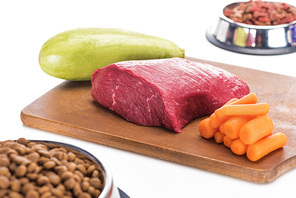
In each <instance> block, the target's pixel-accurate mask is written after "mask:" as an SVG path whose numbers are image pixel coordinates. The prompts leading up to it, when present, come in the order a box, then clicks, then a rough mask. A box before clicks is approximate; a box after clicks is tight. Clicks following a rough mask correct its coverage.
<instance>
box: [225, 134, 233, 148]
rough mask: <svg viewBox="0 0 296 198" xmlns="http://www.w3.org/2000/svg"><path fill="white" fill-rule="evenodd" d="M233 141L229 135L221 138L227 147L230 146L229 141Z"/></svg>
mask: <svg viewBox="0 0 296 198" xmlns="http://www.w3.org/2000/svg"><path fill="white" fill-rule="evenodd" d="M232 142H233V139H230V138H229V137H227V136H226V135H225V136H224V138H223V143H224V145H225V146H226V147H227V148H230V147H231V143H232Z"/></svg>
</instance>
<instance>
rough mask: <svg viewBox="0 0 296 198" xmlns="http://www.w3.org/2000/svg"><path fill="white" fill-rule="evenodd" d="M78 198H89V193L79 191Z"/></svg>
mask: <svg viewBox="0 0 296 198" xmlns="http://www.w3.org/2000/svg"><path fill="white" fill-rule="evenodd" d="M78 198H91V196H90V194H88V193H85V192H84V193H81V194H80V195H79V197H78Z"/></svg>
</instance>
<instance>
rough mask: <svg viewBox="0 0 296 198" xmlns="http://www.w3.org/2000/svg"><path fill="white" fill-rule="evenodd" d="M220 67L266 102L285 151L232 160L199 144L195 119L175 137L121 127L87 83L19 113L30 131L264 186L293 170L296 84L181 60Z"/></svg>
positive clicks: (56, 91) (57, 91) (65, 87)
mask: <svg viewBox="0 0 296 198" xmlns="http://www.w3.org/2000/svg"><path fill="white" fill-rule="evenodd" d="M187 59H190V60H193V61H200V62H206V63H210V64H212V65H214V66H217V67H221V68H223V69H225V70H228V71H230V72H231V73H233V74H235V75H237V76H238V77H239V78H241V79H243V80H244V81H245V82H247V83H248V85H249V86H250V89H251V92H254V93H256V94H257V96H258V100H259V101H258V102H267V103H269V105H270V108H271V111H270V113H269V116H270V117H271V118H272V119H273V121H274V125H275V129H274V132H283V133H285V134H286V135H287V137H288V142H287V145H286V146H285V147H284V148H282V149H279V150H277V151H274V152H272V153H271V154H269V155H268V156H266V157H264V158H262V159H261V160H259V161H257V162H251V161H249V160H248V159H247V158H246V156H236V155H234V154H233V153H232V152H231V151H230V150H229V149H227V148H226V147H225V146H224V145H222V144H216V143H215V142H214V141H213V140H206V139H203V138H201V136H200V134H199V131H198V124H199V122H200V120H201V119H203V118H204V117H203V118H198V119H195V120H193V121H192V122H190V123H189V124H188V125H187V126H186V127H185V128H184V129H183V132H182V133H180V134H177V133H174V132H171V131H169V130H166V129H164V128H162V127H144V126H139V125H136V124H133V123H130V122H127V121H126V120H124V119H123V118H121V117H120V116H118V115H117V114H115V113H114V112H112V111H110V110H109V109H107V108H105V107H103V106H101V105H99V104H97V103H96V102H94V101H93V100H92V97H91V95H90V89H91V84H90V82H70V81H65V82H63V83H61V84H60V85H58V86H57V87H55V88H53V89H52V90H50V91H49V92H48V93H46V94H44V95H43V96H41V97H40V98H38V99H37V100H35V101H34V102H32V103H31V104H29V105H28V106H27V107H25V108H24V109H23V110H22V112H21V120H22V122H23V123H24V124H25V125H27V126H30V127H34V128H38V129H42V130H46V131H51V132H54V133H59V134H62V135H66V136H71V137H75V138H79V139H83V140H88V141H91V142H96V143H99V144H103V145H107V146H111V147H115V148H119V149H123V150H127V151H131V152H135V153H140V154H144V155H148V156H152V157H155V158H160V159H164V160H168V161H171V162H176V163H180V164H184V165H188V166H192V167H196V168H200V169H204V170H208V171H213V172H217V173H221V174H225V175H229V176H233V177H237V178H242V179H245V180H250V181H253V182H259V183H266V182H271V181H273V180H274V179H276V178H277V177H278V176H280V175H281V174H283V173H285V172H287V171H288V170H290V169H292V168H294V167H295V166H296V157H295V156H296V103H295V100H296V78H293V77H288V76H283V75H278V74H273V73H267V72H263V71H257V70H252V69H247V68H242V67H237V66H231V65H227V64H221V63H216V62H211V61H205V60H200V59H194V58H187Z"/></svg>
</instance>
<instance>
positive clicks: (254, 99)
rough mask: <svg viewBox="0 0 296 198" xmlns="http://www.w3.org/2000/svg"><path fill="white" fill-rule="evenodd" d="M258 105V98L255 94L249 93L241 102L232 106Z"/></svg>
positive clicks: (238, 101) (233, 103)
mask: <svg viewBox="0 0 296 198" xmlns="http://www.w3.org/2000/svg"><path fill="white" fill-rule="evenodd" d="M256 103H257V96H256V94H254V93H249V94H248V95H245V96H244V97H242V98H241V99H239V100H236V101H233V102H232V103H230V104H232V105H237V104H256Z"/></svg>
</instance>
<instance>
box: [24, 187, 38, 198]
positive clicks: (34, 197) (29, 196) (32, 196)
mask: <svg viewBox="0 0 296 198" xmlns="http://www.w3.org/2000/svg"><path fill="white" fill-rule="evenodd" d="M26 198H39V193H38V192H37V191H36V190H33V189H32V190H29V191H28V192H27V193H26Z"/></svg>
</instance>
